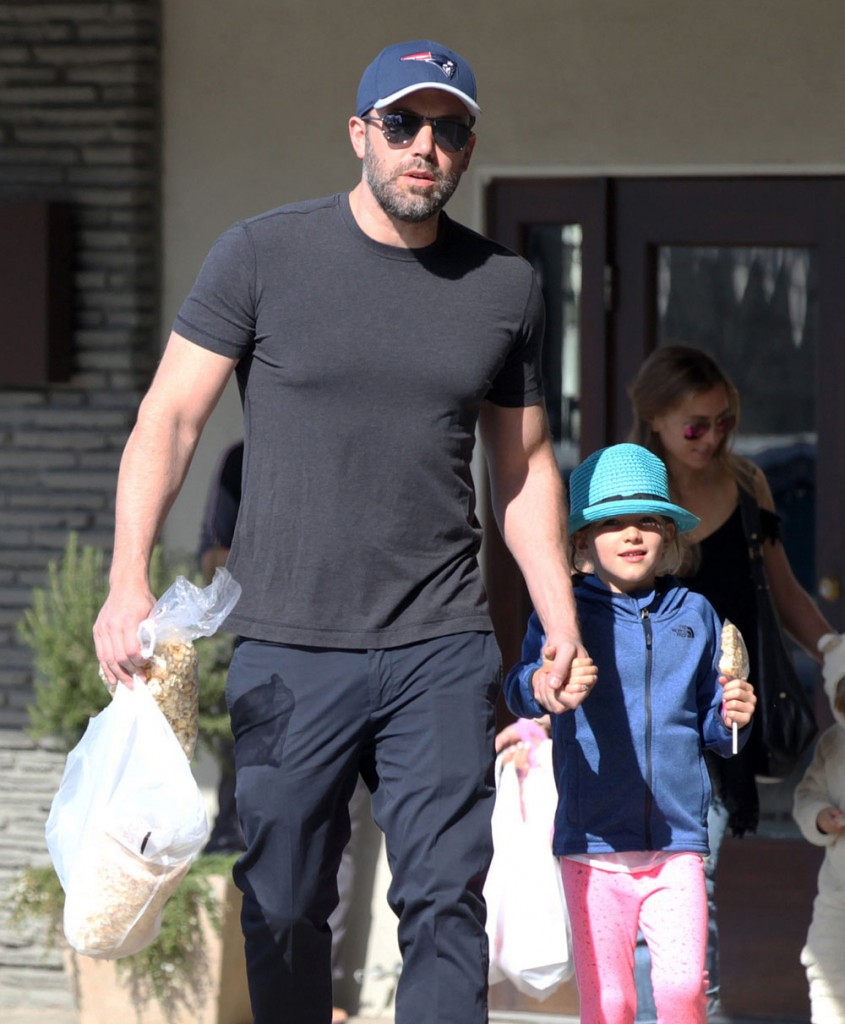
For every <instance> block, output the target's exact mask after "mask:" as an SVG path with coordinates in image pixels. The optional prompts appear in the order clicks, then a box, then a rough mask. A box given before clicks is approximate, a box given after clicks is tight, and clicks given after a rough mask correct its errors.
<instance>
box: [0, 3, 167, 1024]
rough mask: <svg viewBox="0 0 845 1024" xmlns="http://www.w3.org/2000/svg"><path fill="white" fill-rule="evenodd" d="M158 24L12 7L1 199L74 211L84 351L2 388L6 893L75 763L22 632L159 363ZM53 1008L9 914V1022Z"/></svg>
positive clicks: (76, 308)
mask: <svg viewBox="0 0 845 1024" xmlns="http://www.w3.org/2000/svg"><path fill="white" fill-rule="evenodd" d="M160 26H161V0H135V2H121V3H112V2H106V0H101V2H87V3H85V2H61V0H55V2H35V0H12V2H2V0H0V202H2V201H4V200H16V199H39V200H48V201H58V202H63V203H68V204H70V206H71V208H72V216H73V311H72V317H73V341H74V361H73V372H72V374H71V377H70V380H69V381H68V382H67V383H63V384H55V385H50V386H49V387H43V388H34V389H2V388H0V794H2V801H0V807H2V810H0V887H3V886H5V884H6V883H8V882H9V880H10V879H11V878H13V877H14V875H15V874H16V873H17V872H18V871H19V870H20V869H21V867H23V866H24V864H25V863H29V862H31V861H39V860H41V859H43V858H44V856H45V853H44V844H43V826H44V820H45V818H46V813H47V809H48V808H49V800H50V797H51V795H52V793H53V792H54V791H55V787H56V785H57V783H58V779H59V777H60V774H61V769H62V765H63V760H64V759H63V756H62V755H61V754H60V753H58V752H57V751H56V750H55V749H50V747H49V745H44V744H41V745H36V744H33V743H32V742H31V741H30V740H29V739H28V737H27V736H26V734H25V732H24V731H23V728H24V726H25V724H26V722H27V711H26V709H27V705H28V702H29V700H30V698H31V693H32V670H31V660H30V655H29V651H28V650H27V649H26V648H25V647H24V646H23V645H21V643H20V642H19V640H18V637H17V632H16V624H17V622H18V620H19V619H20V615H21V612H22V610H23V609H24V608H25V607H27V606H28V604H29V601H30V597H31V592H32V588H33V586H37V585H39V584H40V583H42V582H43V581H44V579H45V569H46V565H47V563H48V561H49V560H50V559H51V558H55V557H56V556H57V555H58V554H59V553H60V552H61V550H62V549H63V547H64V544H65V540H66V538H67V534H68V531H70V530H76V531H77V532H79V534H80V535H81V537H82V539H83V540H84V541H85V542H87V543H94V544H99V545H102V546H103V547H105V548H108V547H109V546H110V543H111V534H112V529H113V521H114V487H115V478H116V470H117V465H118V461H119V458H120V453H121V451H122V448H123V445H124V442H125V440H126V437H127V435H128V433H129V430H130V429H131V427H132V423H133V422H134V416H135V411H136V409H137V406H138V402H139V400H140V396H141V394H142V393H143V391H144V390H145V388H146V385H147V384H148V382H149V379H150V375H151V372H152V369H153V366H154V363H155V359H156V357H157V353H158V346H159V323H158V300H159V295H158V248H159V236H160V228H159V218H160V202H159V194H160V184H159V182H160V148H161V147H160V102H159V96H160V89H159V85H160V71H161V66H160ZM2 315H3V313H2V310H0V337H2V336H3V329H2ZM4 344H13V341H5V342H4ZM39 999H40V1000H41V1004H40V1005H59V1006H66V1005H70V1003H69V1000H70V995H69V988H68V985H67V982H66V979H65V978H64V975H63V973H62V971H61V964H60V961H59V959H58V954H56V953H45V950H44V948H43V943H42V942H41V941H40V936H39V934H38V931H37V929H24V930H23V931H21V930H20V929H14V930H13V929H10V927H9V924H8V920H7V918H6V917H4V915H3V912H2V911H0V1016H2V1008H3V1007H4V1006H6V1007H8V1006H14V1005H27V1006H30V1007H32V1006H33V1005H35V1004H34V1003H33V1000H36V1001H37V1000H39Z"/></svg>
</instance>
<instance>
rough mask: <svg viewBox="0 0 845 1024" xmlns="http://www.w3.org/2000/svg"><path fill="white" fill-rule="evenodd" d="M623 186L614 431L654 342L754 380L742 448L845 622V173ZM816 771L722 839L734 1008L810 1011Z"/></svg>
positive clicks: (617, 240)
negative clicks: (843, 586)
mask: <svg viewBox="0 0 845 1024" xmlns="http://www.w3.org/2000/svg"><path fill="white" fill-rule="evenodd" d="M613 196H614V218H613V226H612V231H613V248H614V259H615V267H616V272H617V277H618V293H617V296H616V298H617V303H616V306H615V309H614V316H613V328H612V329H613V350H614V352H615V359H614V363H613V373H612V377H613V385H612V386H613V389H614V400H613V403H612V404H613V410H612V413H611V416H610V427H611V436H612V437H615V438H621V437H624V435H625V434H626V433H627V430H628V427H629V425H630V406H629V402H628V397H627V387H628V384H629V382H630V380H631V379H632V378H633V376H634V374H635V373H636V370H637V368H638V366H639V364H640V361H641V359H642V358H643V357H644V356H645V355H646V354H647V353H648V352H650V351H651V350H652V349H653V348H654V347H655V346H658V345H662V344H666V343H669V342H685V343H688V344H693V345H697V346H699V347H701V348H704V349H706V350H708V351H710V352H711V353H712V354H713V355H714V356H715V357H716V358H717V359H718V361H719V362H720V363H721V364H722V365H723V366H724V368H725V369H726V370H727V372H728V373H729V374H730V375H731V376H732V377H733V379H734V380H735V382H736V384H737V386H738V388H739V391H740V395H741V410H742V412H741V422H740V429H739V432H738V435H737V442H736V449H737V451H738V452H739V453H740V454H743V455H746V456H747V457H748V458H750V459H751V460H752V461H755V462H756V463H758V464H759V465H760V466H761V468H763V469H764V471H765V473H766V476H767V478H768V480H769V483H770V485H771V488H772V491H773V495H774V497H775V502H776V506H777V509H778V511H779V513H780V514H781V516H782V519H783V523H782V526H783V538H784V543H785V546H786V548H787V552H788V554H789V557H790V562H791V564H792V566H793V569H794V570H795V572H796V575H797V576H798V578H799V580H800V581H801V583H802V584H803V586H804V587H805V589H807V591H808V592H809V593H810V594H811V595H813V596H815V597H817V599H818V600H819V602H820V604H821V605H822V606H823V608H824V611H825V614H826V616H827V617H828V618H829V620H830V621H831V622H832V623H834V624H835V625H837V626H838V627H839V628H841V627H842V625H843V603H842V600H841V597H840V596H839V593H838V588H837V587H836V586H835V585H833V586H827V585H825V584H820V580H822V579H823V578H827V580H828V581H829V582H830V581H838V580H840V579H842V577H843V566H845V545H843V540H842V538H841V531H838V530H837V528H836V524H837V523H838V522H841V515H842V511H843V510H842V490H843V487H842V484H843V480H842V471H841V468H840V464H839V463H840V456H839V451H840V444H839V442H838V440H837V439H838V437H839V432H840V430H841V428H842V426H843V408H842V407H843V403H842V402H841V400H840V399H839V398H838V397H837V393H838V390H839V388H840V387H841V382H842V381H843V380H845V375H843V370H845V367H843V359H842V351H843V344H842V342H843V328H845V308H844V307H843V300H842V289H841V284H840V283H839V277H840V274H841V267H842V266H843V263H842V260H843V256H845V249H843V242H842V235H841V230H842V221H843V219H845V203H843V199H845V182H843V181H842V180H841V179H817V180H811V179H732V180H728V179H712V180H704V181H702V180H696V179H691V180H679V179H674V180H659V179H656V180H655V179H652V180H639V181H620V182H616V183H615V185H614V191H613ZM836 222H838V227H835V226H834V225H835V223H836ZM822 537H823V538H824V539H825V543H824V544H818V543H817V540H818V539H819V538H822ZM831 599H832V600H831ZM796 662H797V663H798V666H799V668H800V670H801V672H802V676H803V679H804V682H805V685H806V687H807V689H808V691H809V692H810V693H811V694H812V695H813V697H814V700H815V703H816V707H817V709H818V712H819V719H820V722H821V723H822V725H824V724H826V723H827V722H829V721H830V714H829V710H828V708H827V704H826V700H825V698H824V695H823V692H822V690H821V686H820V685H819V680H820V677H819V672H818V668H817V665H816V663H815V661H814V660H812V659H811V658H810V657H809V656H807V655H806V654H804V653H803V652H802V651H798V650H797V649H796ZM800 774H801V773H800V772H796V774H795V775H794V776H793V777H792V778H790V779H787V780H785V781H784V782H782V783H778V784H776V785H761V786H760V787H759V789H760V795H761V804H762V814H761V818H762V820H761V824H760V828H759V829H758V832H757V834H756V835H753V836H746V837H745V838H744V839H742V840H737V839H727V840H725V843H724V845H723V847H722V851H721V854H720V860H719V868H718V874H717V898H716V902H717V905H718V907H719V928H720V936H721V942H720V953H721V960H722V1002H723V1006H724V1009H725V1011H726V1013H728V1014H731V1015H735V1016H748V1017H755V1018H761V1019H765V1020H778V1019H790V1018H797V1019H802V1018H804V1019H806V1017H807V1016H808V999H807V983H806V978H805V975H804V970H803V968H802V967H801V964H800V961H799V955H800V951H801V947H802V946H803V944H804V940H805V937H806V930H807V926H808V924H809V920H810V915H811V911H812V901H813V897H814V895H815V888H816V873H817V870H818V865H819V863H820V859H821V854H820V851H819V849H818V848H817V847H814V846H811V845H810V844H809V843H807V842H806V841H805V840H804V839H803V838H802V837H801V836H800V833H799V832H798V829H797V826H795V824H794V822H793V820H792V794H793V790H794V788H795V785H796V784H797V782H798V780H799V778H800ZM739 965H741V967H740V966H739ZM763 979H766V984H765V985H761V984H760V982H761V981H762V980H763Z"/></svg>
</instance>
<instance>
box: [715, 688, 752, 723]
mask: <svg viewBox="0 0 845 1024" xmlns="http://www.w3.org/2000/svg"><path fill="white" fill-rule="evenodd" d="M719 684H720V685H721V687H722V721H723V722H724V723H725V725H726V726H727V728H728V729H730V727H731V726H732V725H733V724H734V722H735V723H736V725H737V727H738V728H740V729H742V728H743V727H744V726H746V725H748V723H749V722H750V721H751V717H752V715H753V714H754V708H755V707H756V705H757V694H756V693H755V692H754V687H753V686H752V685H751V683H749V682H748V680H747V679H728V677H727V676H719Z"/></svg>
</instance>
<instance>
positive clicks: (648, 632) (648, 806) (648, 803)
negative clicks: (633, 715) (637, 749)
mask: <svg viewBox="0 0 845 1024" xmlns="http://www.w3.org/2000/svg"><path fill="white" fill-rule="evenodd" d="M640 619H641V621H642V624H643V632H644V634H645V714H646V719H645V726H646V728H645V763H646V780H645V782H646V797H645V840H646V849H647V850H651V849H652V847H653V843H652V837H651V812H652V806H653V804H654V790H653V788H652V787H653V782H654V778H653V772H652V763H651V753H652V751H651V658H652V653H651V647H652V643H651V641H652V629H651V617H650V616H649V613H648V608H643V609H642V611H641V612H640Z"/></svg>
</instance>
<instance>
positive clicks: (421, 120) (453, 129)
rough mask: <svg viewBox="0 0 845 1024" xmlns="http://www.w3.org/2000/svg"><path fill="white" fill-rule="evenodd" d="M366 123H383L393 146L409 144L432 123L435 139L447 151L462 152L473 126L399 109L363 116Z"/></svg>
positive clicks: (383, 127) (385, 133) (387, 137)
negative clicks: (380, 115)
mask: <svg viewBox="0 0 845 1024" xmlns="http://www.w3.org/2000/svg"><path fill="white" fill-rule="evenodd" d="M361 120H362V121H364V122H366V124H376V125H381V130H382V134H383V135H384V137H385V138H386V139H387V141H388V142H389V143H390V145H391V146H408V145H410V143H411V142H412V141H413V139H415V138H416V137H417V132H418V131H419V130H420V128H422V126H423V125H425V124H430V125H431V130H432V131H433V132H434V141H435V142H436V143H437V145H438V146H439V147H440V148H441V149H444V150H445V151H446V152H447V153H460V152H461V150H463V149H466V144H467V143H468V142H469V140H470V138H471V136H472V128H470V126H469V125H467V124H461V122H460V121H450V120H449V119H448V118H442V117H422V116H421V115H420V114H409V113H408V112H407V111H405V110H398V111H396V113H395V114H385V115H384V116H383V117H362V118H361Z"/></svg>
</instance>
